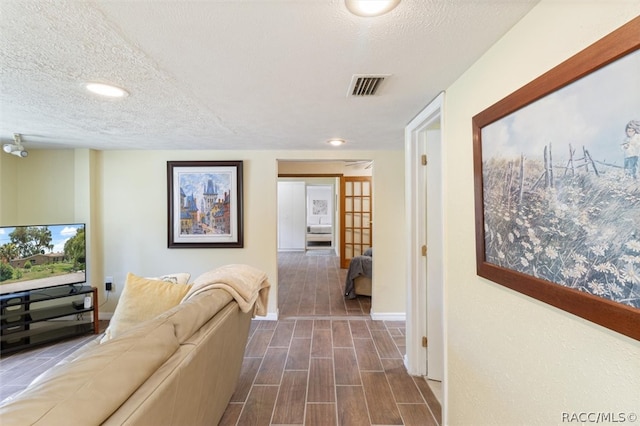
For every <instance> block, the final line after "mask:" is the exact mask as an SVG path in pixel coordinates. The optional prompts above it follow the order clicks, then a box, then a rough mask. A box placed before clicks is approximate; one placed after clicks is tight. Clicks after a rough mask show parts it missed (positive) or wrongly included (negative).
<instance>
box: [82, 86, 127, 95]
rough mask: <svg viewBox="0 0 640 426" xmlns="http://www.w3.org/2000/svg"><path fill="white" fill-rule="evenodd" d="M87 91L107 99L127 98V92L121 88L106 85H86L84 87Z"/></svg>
mask: <svg viewBox="0 0 640 426" xmlns="http://www.w3.org/2000/svg"><path fill="white" fill-rule="evenodd" d="M85 87H86V88H87V90H88V91H90V92H91V93H95V94H96V95H100V96H105V97H108V98H124V97H126V96H129V92H127V91H126V90H124V89H123V88H121V87H118V86H114V85H112V84H106V83H87V84H86V85H85Z"/></svg>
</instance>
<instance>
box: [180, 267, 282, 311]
mask: <svg viewBox="0 0 640 426" xmlns="http://www.w3.org/2000/svg"><path fill="white" fill-rule="evenodd" d="M269 287H271V284H269V281H267V274H266V273H264V272H263V271H261V270H259V269H256V268H254V267H252V266H249V265H243V264H231V265H225V266H221V267H219V268H216V269H213V270H211V271H209V272H205V273H204V274H202V275H200V276H199V277H198V278H196V279H195V281H194V282H193V284H192V287H191V289H190V290H189V292H188V293H187V294H186V295H185V296H184V299H182V300H183V301H185V300H188V299H189V298H190V297H193V296H195V295H196V294H198V293H201V292H203V291H206V290H208V289H211V288H222V289H224V290H226V291H228V292H229V293H230V294H231V295H232V296H233V298H234V299H235V300H236V302H238V305H240V309H241V310H242V312H249V310H250V309H251V308H252V307H253V313H252V314H253V316H254V317H255V316H256V315H260V316H265V315H267V303H268V301H269Z"/></svg>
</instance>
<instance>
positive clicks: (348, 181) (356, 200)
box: [340, 176, 373, 269]
mask: <svg viewBox="0 0 640 426" xmlns="http://www.w3.org/2000/svg"><path fill="white" fill-rule="evenodd" d="M340 188H341V189H340V193H341V194H342V197H341V200H340V215H341V216H342V221H341V227H340V235H341V238H340V241H341V250H340V267H341V268H345V269H346V268H348V267H349V262H350V261H351V259H352V258H353V257H355V256H359V255H361V254H362V253H364V251H365V250H366V249H368V248H369V247H371V236H372V233H373V229H372V227H373V217H372V214H371V211H372V193H373V191H372V188H371V177H370V176H343V177H342V178H341V179H340Z"/></svg>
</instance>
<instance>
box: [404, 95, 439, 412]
mask: <svg viewBox="0 0 640 426" xmlns="http://www.w3.org/2000/svg"><path fill="white" fill-rule="evenodd" d="M444 95H445V94H444V92H441V93H440V94H439V95H438V96H437V97H436V98H435V99H434V100H432V101H431V102H430V103H429V105H428V106H427V107H425V108H424V109H423V110H422V111H421V112H420V113H419V114H418V115H417V116H416V117H415V118H414V119H413V120H411V122H409V124H408V125H407V126H406V127H405V170H406V173H405V200H406V201H405V203H406V209H405V211H406V224H407V244H408V245H407V254H408V261H407V286H406V287H407V321H406V333H407V341H406V357H405V365H406V367H407V371H408V372H409V374H412V375H420V376H425V375H426V373H427V371H426V369H427V350H426V348H424V347H422V337H423V336H427V322H428V321H436V322H437V321H440V322H441V324H442V334H443V340H442V342H441V344H442V348H439V349H437V350H441V351H442V363H443V365H442V369H443V390H444V392H443V406H444V405H445V404H446V399H447V345H446V321H445V319H446V315H445V309H446V306H445V305H444V299H445V289H444V288H443V289H442V300H441V303H442V311H441V312H442V314H441V316H440V317H439V318H428V316H429V312H428V309H427V306H426V301H427V273H426V258H425V257H424V256H423V255H422V250H421V247H422V245H426V233H427V225H426V221H427V217H426V209H425V207H424V205H423V204H422V203H421V200H422V199H423V198H424V196H425V195H424V194H426V179H425V178H424V177H425V173H424V171H423V169H422V168H423V167H424V166H423V165H422V158H421V157H422V153H424V152H426V139H425V138H424V136H423V135H424V131H425V130H426V129H427V128H429V127H431V126H434V125H439V126H440V129H443V128H444V126H443V108H444ZM443 136H444V135H443V134H442V132H441V133H440V143H441V144H442V140H443ZM441 148H443V147H441ZM441 155H442V156H443V155H444V149H441ZM432 161H442V158H440V159H432ZM441 185H442V186H443V187H444V181H441ZM443 194H444V191H443ZM442 201H444V200H442ZM442 246H443V247H442V248H444V241H443V242H442ZM444 263H445V262H444V253H443V261H442V264H443V265H444ZM442 274H443V284H444V282H446V275H445V271H444V268H443V271H442ZM443 413H446V410H443Z"/></svg>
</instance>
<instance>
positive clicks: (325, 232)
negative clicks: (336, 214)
mask: <svg viewBox="0 0 640 426" xmlns="http://www.w3.org/2000/svg"><path fill="white" fill-rule="evenodd" d="M332 239H333V227H332V226H331V225H308V226H307V246H322V247H327V246H328V247H330V246H331V241H332Z"/></svg>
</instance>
